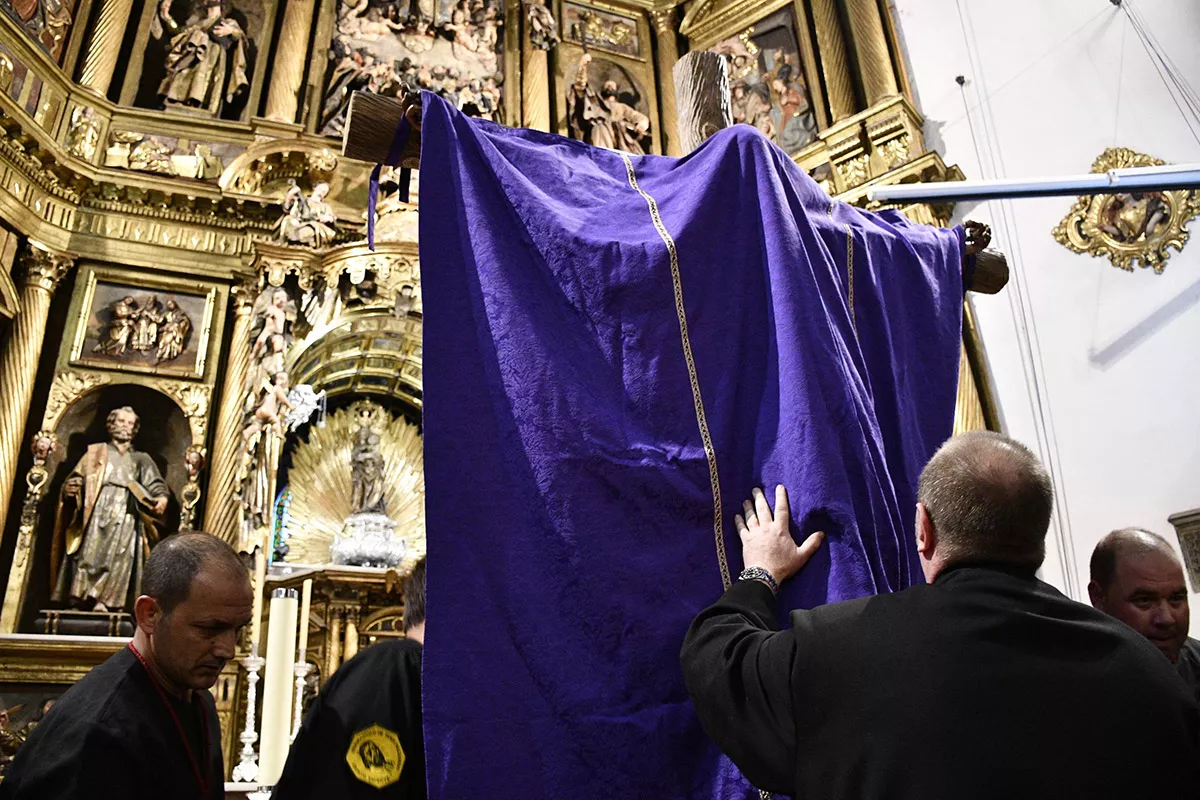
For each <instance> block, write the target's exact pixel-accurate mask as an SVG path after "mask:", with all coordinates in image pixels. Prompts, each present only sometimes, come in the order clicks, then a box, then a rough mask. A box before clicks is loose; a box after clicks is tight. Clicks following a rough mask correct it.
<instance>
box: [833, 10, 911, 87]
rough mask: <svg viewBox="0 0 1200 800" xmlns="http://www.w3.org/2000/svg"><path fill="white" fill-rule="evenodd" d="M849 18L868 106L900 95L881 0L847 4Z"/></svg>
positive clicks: (851, 35) (851, 36)
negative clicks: (884, 24)
mask: <svg viewBox="0 0 1200 800" xmlns="http://www.w3.org/2000/svg"><path fill="white" fill-rule="evenodd" d="M846 16H847V17H848V18H849V19H850V38H851V39H853V40H854V53H855V55H857V56H858V70H859V72H860V73H861V75H862V83H863V91H865V92H866V95H867V106H868V107H870V106H873V105H875V103H877V102H879V101H880V100H882V99H883V98H885V97H888V96H890V95H894V94H899V91H900V90H899V89H898V88H897V87H896V71H895V70H894V69H893V68H892V56H891V54H890V53H889V52H888V44H887V35H886V34H885V33H884V31H883V17H881V16H880V15H879V4H878V2H877V0H846Z"/></svg>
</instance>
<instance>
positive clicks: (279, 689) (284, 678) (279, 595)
mask: <svg viewBox="0 0 1200 800" xmlns="http://www.w3.org/2000/svg"><path fill="white" fill-rule="evenodd" d="M296 606H297V598H296V590H295V589H276V590H275V591H274V592H273V593H272V596H271V616H270V623H269V626H268V630H267V664H266V673H267V677H266V686H265V690H264V693H263V715H262V744H261V745H260V746H259V751H258V753H259V754H258V780H259V783H261V784H263V785H264V786H274V785H275V784H276V783H277V782H278V781H279V776H280V775H282V774H283V765H284V763H285V762H286V761H287V754H288V745H289V743H290V742H291V738H292V672H293V668H294V667H295V664H296V662H295V657H296Z"/></svg>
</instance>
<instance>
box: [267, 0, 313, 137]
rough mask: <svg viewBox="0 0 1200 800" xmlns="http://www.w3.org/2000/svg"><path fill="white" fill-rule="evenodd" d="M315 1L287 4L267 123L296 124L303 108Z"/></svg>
mask: <svg viewBox="0 0 1200 800" xmlns="http://www.w3.org/2000/svg"><path fill="white" fill-rule="evenodd" d="M312 21H313V0H287V7H286V8H284V10H283V25H282V26H281V27H280V28H279V47H278V48H277V49H276V51H275V60H274V61H273V62H272V64H271V85H270V86H269V87H268V89H267V114H266V116H267V119H273V120H276V121H278V122H295V121H296V111H297V109H298V108H299V105H300V86H301V84H303V83H304V63H305V61H307V60H308V36H309V33H311V31H312Z"/></svg>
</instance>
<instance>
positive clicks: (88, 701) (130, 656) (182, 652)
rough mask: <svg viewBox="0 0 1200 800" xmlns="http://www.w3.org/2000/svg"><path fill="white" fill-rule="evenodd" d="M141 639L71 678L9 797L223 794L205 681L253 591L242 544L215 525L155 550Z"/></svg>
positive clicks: (243, 617) (14, 776)
mask: <svg viewBox="0 0 1200 800" xmlns="http://www.w3.org/2000/svg"><path fill="white" fill-rule="evenodd" d="M142 591H143V592H144V594H142V595H141V596H140V597H138V598H137V602H136V603H135V604H134V615H135V618H136V620H137V631H136V632H135V633H134V636H133V641H132V642H130V643H129V645H128V646H127V647H123V648H121V650H120V651H119V652H118V653H116V655H114V656H112V657H111V658H109V659H108V660H107V661H105V662H104V663H103V664H101V665H100V666H98V667H96V668H95V669H93V670H92V671H91V672H89V673H88V674H87V675H86V676H85V677H84V678H83V680H81V681H79V683H77V684H75V685H74V686H72V687H71V688H70V689H68V690H67V692H66V693H65V694H63V696H62V697H61V698H59V700H58V702H57V703H55V704H54V707H53V708H51V709H50V711H49V713H47V714H46V717H45V719H44V720H42V722H41V723H40V724H39V725H38V726H37V728H35V729H34V731H33V733H32V734H30V736H29V741H28V742H26V744H25V745H24V747H22V748H21V750H20V752H19V753H18V754H17V757H16V759H15V760H14V761H13V764H12V768H11V769H10V770H9V773H8V777H7V778H6V779H5V780H4V782H3V783H0V798H2V800H77V798H84V797H86V798H95V799H96V800H110V799H111V800H157V799H158V798H164V797H169V798H171V799H172V800H193V798H197V799H202V800H218V798H223V797H224V795H225V791H224V784H223V781H224V775H225V768H224V763H223V759H222V755H221V730H220V725H219V723H218V721H217V710H216V704H215V702H214V701H213V697H212V695H211V694H210V693H209V692H208V691H206V690H207V689H209V688H210V687H212V685H213V684H214V683H216V681H217V676H218V675H219V674H220V672H221V669H222V668H223V667H224V666H225V663H226V662H227V661H228V660H229V659H231V658H233V655H234V647H235V645H236V642H237V632H238V630H239V629H240V628H241V627H242V626H244V625H245V624H246V623H248V622H249V621H250V613H251V607H252V606H253V602H254V598H253V595H252V593H251V591H250V581H249V579H248V578H247V575H246V570H245V568H244V567H243V566H242V563H241V561H240V560H239V559H238V557H237V554H236V553H234V552H233V550H232V549H231V548H230V547H229V545H227V544H225V542H223V541H221V540H220V539H218V538H216V537H215V536H210V535H209V534H207V533H183V534H179V535H177V536H172V537H170V538H168V539H165V540H164V541H163V542H162V543H160V544H159V545H158V546H157V547H155V548H154V550H153V551H151V553H150V557H149V558H148V559H147V560H146V566H145V575H144V577H143V579H142Z"/></svg>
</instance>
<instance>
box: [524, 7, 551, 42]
mask: <svg viewBox="0 0 1200 800" xmlns="http://www.w3.org/2000/svg"><path fill="white" fill-rule="evenodd" d="M525 8H526V13H527V14H528V16H529V43H530V44H531V45H533V46H534V47H535V48H537V49H538V50H550V49H552V48H553V47H554V46H555V45H556V44H558V42H559V37H558V23H557V22H555V20H554V12H553V11H551V10H550V9H548V8H546V0H528V2H527V3H526V4H525Z"/></svg>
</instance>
